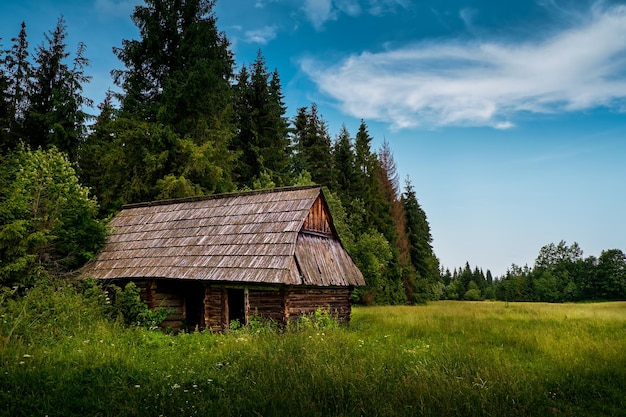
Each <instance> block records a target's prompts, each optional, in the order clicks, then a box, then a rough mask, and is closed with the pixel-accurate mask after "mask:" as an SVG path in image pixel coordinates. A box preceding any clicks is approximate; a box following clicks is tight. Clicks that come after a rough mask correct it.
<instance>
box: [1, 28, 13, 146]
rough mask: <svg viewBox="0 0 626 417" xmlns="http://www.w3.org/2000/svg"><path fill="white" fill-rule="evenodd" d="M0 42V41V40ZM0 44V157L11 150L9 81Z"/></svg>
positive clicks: (5, 59) (3, 52) (4, 52)
mask: <svg viewBox="0 0 626 417" xmlns="http://www.w3.org/2000/svg"><path fill="white" fill-rule="evenodd" d="M0 40H1V39H0ZM1 46H2V45H1V44H0V155H3V154H5V153H6V152H7V150H8V149H10V148H11V143H10V142H11V141H10V132H11V119H12V114H11V100H10V97H9V80H8V77H7V73H6V61H7V58H6V55H5V54H6V51H4V50H2V49H1Z"/></svg>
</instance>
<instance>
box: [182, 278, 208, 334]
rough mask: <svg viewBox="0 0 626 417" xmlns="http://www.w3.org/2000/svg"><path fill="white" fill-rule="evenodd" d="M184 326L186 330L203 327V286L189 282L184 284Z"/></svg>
mask: <svg viewBox="0 0 626 417" xmlns="http://www.w3.org/2000/svg"><path fill="white" fill-rule="evenodd" d="M183 296H184V297H185V323H184V324H185V325H186V326H185V327H187V330H188V331H193V330H195V329H196V328H198V329H203V328H204V286H203V285H202V284H196V283H193V284H189V285H185V286H184V294H183Z"/></svg>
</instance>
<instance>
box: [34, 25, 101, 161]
mask: <svg viewBox="0 0 626 417" xmlns="http://www.w3.org/2000/svg"><path fill="white" fill-rule="evenodd" d="M66 29H67V27H66V25H65V20H64V19H63V17H60V18H59V20H58V21H57V25H56V27H55V29H54V31H51V32H49V33H47V34H45V35H44V36H45V42H44V43H43V44H42V45H40V46H39V47H38V48H37V50H36V52H35V57H34V62H35V66H34V68H33V71H32V78H31V80H30V84H29V87H28V107H27V109H26V112H25V118H24V134H25V135H26V136H27V139H28V143H30V145H31V146H32V147H33V148H38V147H41V148H46V147H49V146H56V147H57V148H58V149H59V150H60V151H62V152H65V153H67V154H68V155H69V158H70V160H71V161H76V158H77V155H78V149H79V146H80V143H81V141H82V140H83V138H84V134H85V122H86V121H87V118H88V115H87V113H86V112H85V111H84V108H85V107H89V106H91V101H90V100H89V99H88V98H86V97H84V96H83V95H82V92H83V84H85V83H86V82H88V81H89V79H90V77H89V76H87V75H85V67H86V66H88V65H89V61H88V60H87V58H85V57H84V51H85V46H84V44H82V43H81V44H79V46H78V50H77V51H76V55H75V57H74V60H73V65H72V67H70V66H69V65H68V64H67V62H66V61H67V59H68V58H69V56H70V53H69V52H68V51H67V44H66V43H65V38H66V37H67V32H66Z"/></svg>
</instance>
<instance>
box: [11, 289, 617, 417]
mask: <svg viewBox="0 0 626 417" xmlns="http://www.w3.org/2000/svg"><path fill="white" fill-rule="evenodd" d="M34 292H37V290H36V291H34ZM54 294H55V295H54V296H49V295H50V294H46V295H47V296H48V297H42V295H44V294H42V293H41V291H40V293H39V294H35V293H31V294H30V295H29V296H28V297H27V298H26V300H25V301H20V302H6V301H5V302H4V303H3V304H2V325H1V327H0V329H1V333H0V354H1V355H2V376H1V378H0V404H2V405H3V406H2V407H0V413H4V415H7V416H20V415H23V416H36V415H40V416H45V415H48V416H57V415H60V416H70V415H90V416H119V415H129V416H130V415H137V416H158V415H165V416H185V415H204V416H206V415H220V416H238V415H245V416H287V415H291V416H360V415H366V416H403V415H405V416H473V415H476V416H551V415H556V416H620V415H626V394H625V393H626V303H601V304H531V303H528V304H519V303H508V304H507V303H495V302H477V303H472V302H435V303H430V304H428V305H426V306H418V307H408V306H407V307H357V308H354V310H353V317H352V323H351V325H350V326H349V327H348V328H345V327H337V326H336V325H333V323H329V322H328V321H317V322H316V321H315V320H312V321H306V322H301V323H300V324H299V325H298V326H295V325H294V326H291V327H290V328H289V329H287V330H282V331H279V330H276V329H274V328H272V327H269V326H258V325H257V326H255V327H254V328H253V329H247V330H246V329H244V330H238V331H235V332H230V333H227V334H222V335H216V334H209V333H192V334H183V335H177V336H172V335H167V334H163V333H160V332H155V331H148V330H143V329H138V328H130V329H129V328H125V327H124V326H123V325H122V324H121V323H119V322H111V321H108V320H106V319H104V318H102V317H100V316H99V315H98V314H96V313H95V312H93V311H92V310H90V308H89V307H90V306H89V305H88V303H87V302H86V301H84V300H83V299H82V298H81V297H79V296H76V295H73V294H72V292H71V291H69V290H68V291H56V292H55V293H54Z"/></svg>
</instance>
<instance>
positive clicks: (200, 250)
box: [82, 186, 365, 331]
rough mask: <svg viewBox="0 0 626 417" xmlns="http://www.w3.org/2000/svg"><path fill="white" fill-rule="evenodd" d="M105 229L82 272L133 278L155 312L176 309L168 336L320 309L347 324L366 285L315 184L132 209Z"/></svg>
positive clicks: (117, 279) (109, 277)
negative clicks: (356, 294)
mask: <svg viewBox="0 0 626 417" xmlns="http://www.w3.org/2000/svg"><path fill="white" fill-rule="evenodd" d="M110 226H111V233H110V235H109V236H108V238H107V242H106V244H105V245H104V247H103V248H102V250H101V251H100V252H99V254H98V255H97V257H96V258H95V259H94V260H93V261H92V262H90V263H89V264H88V265H87V266H86V267H85V269H84V271H83V274H82V275H83V276H91V277H94V278H96V279H98V280H103V281H105V282H108V283H116V284H117V285H120V284H121V285H125V283H128V282H130V281H133V282H135V283H136V284H137V285H138V286H139V287H140V288H141V296H142V299H144V300H145V302H146V303H147V304H148V305H149V306H150V307H151V308H159V307H168V308H170V311H173V314H170V315H169V316H168V318H167V320H166V321H165V322H164V323H163V326H164V327H166V328H171V329H173V330H174V331H178V330H179V329H181V328H183V329H195V328H199V329H210V330H214V331H221V330H224V329H228V328H229V326H230V323H231V322H232V321H233V320H238V321H239V322H240V323H241V324H247V323H248V322H249V320H250V318H251V317H253V316H254V315H258V316H261V317H265V318H270V319H273V320H275V321H277V322H280V323H285V322H286V321H287V320H289V319H290V318H293V317H297V316H298V315H301V314H310V313H314V312H315V311H316V310H317V309H320V308H321V309H324V310H327V311H329V312H330V313H331V314H332V315H334V316H336V317H337V318H338V319H339V321H340V322H344V323H347V322H349V320H350V312H351V303H350V293H351V291H352V289H353V288H354V287H355V286H361V285H365V281H364V279H363V275H362V274H361V272H360V271H359V269H358V268H357V267H356V265H355V264H354V262H353V261H352V259H351V258H350V256H349V255H348V253H347V252H346V250H345V249H344V248H343V246H342V245H341V242H340V240H339V236H338V235H337V231H336V230H335V227H334V226H333V221H332V217H331V214H330V210H329V209H328V205H327V203H326V200H325V198H324V194H323V192H322V189H321V188H320V187H319V186H309V187H288V188H278V189H271V190H261V191H251V192H242V193H231V194H219V195H211V196H206V197H192V198H186V199H179V200H167V201H156V202H150V203H140V204H131V205H127V206H124V207H123V209H122V210H121V211H120V213H119V214H118V215H117V216H116V217H115V218H114V219H113V220H112V221H111V224H110Z"/></svg>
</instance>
